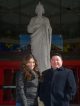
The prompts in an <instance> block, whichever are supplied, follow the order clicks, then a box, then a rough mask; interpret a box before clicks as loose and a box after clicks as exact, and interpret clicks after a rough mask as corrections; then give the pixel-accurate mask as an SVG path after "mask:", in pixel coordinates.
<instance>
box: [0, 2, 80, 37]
mask: <svg viewBox="0 0 80 106" xmlns="http://www.w3.org/2000/svg"><path fill="white" fill-rule="evenodd" d="M40 1H41V3H42V4H43V6H44V9H45V14H44V15H45V16H46V17H48V18H49V20H50V23H51V27H52V30H53V34H62V35H63V37H64V38H73V37H79V35H80V31H79V30H80V0H40ZM38 2H39V0H0V34H1V35H2V36H3V35H6V34H11V35H13V36H14V37H16V36H17V35H19V34H20V33H27V25H28V24H29V21H30V19H31V17H33V16H35V15H36V14H35V8H36V5H37V4H38ZM1 35H0V36H1Z"/></svg>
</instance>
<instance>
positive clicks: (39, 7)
mask: <svg viewBox="0 0 80 106" xmlns="http://www.w3.org/2000/svg"><path fill="white" fill-rule="evenodd" d="M35 12H36V14H37V15H38V16H41V15H42V14H43V13H44V8H43V5H42V4H41V3H39V4H38V5H37V6H36V10H35Z"/></svg>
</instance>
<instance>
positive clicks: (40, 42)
mask: <svg viewBox="0 0 80 106" xmlns="http://www.w3.org/2000/svg"><path fill="white" fill-rule="evenodd" d="M28 32H29V33H32V34H31V50H32V53H33V55H34V56H35V58H36V59H37V61H38V64H39V70H40V71H41V72H42V71H44V70H45V69H48V68H50V49H51V35H52V29H51V26H50V22H49V20H48V18H46V17H44V16H42V17H37V16H36V17H33V18H32V19H31V21H30V24H29V25H28Z"/></svg>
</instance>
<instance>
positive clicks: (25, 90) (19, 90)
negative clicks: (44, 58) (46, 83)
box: [16, 54, 39, 106]
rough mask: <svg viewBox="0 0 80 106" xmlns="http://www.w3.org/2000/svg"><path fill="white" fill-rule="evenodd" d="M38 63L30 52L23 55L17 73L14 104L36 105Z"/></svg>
mask: <svg viewBox="0 0 80 106" xmlns="http://www.w3.org/2000/svg"><path fill="white" fill-rule="evenodd" d="M38 77H39V71H38V65H37V61H36V59H35V58H34V56H33V55H32V54H29V55H27V56H25V58H24V59H23V61H22V68H21V71H19V72H18V73H17V78H16V79H17V81H16V106H37V89H38Z"/></svg>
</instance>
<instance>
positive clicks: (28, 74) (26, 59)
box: [22, 54, 40, 80]
mask: <svg viewBox="0 0 80 106" xmlns="http://www.w3.org/2000/svg"><path fill="white" fill-rule="evenodd" d="M31 58H33V59H34V61H35V66H34V69H33V71H34V72H35V73H36V74H37V75H38V77H39V75H40V74H39V69H38V63H37V60H36V59H35V57H34V56H33V55H32V54H27V55H26V56H25V57H24V58H23V60H22V69H23V72H24V75H25V78H26V79H27V80H31V79H32V76H33V73H32V71H31V69H30V68H29V67H28V66H26V64H27V63H28V62H29V60H30V59H31Z"/></svg>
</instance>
